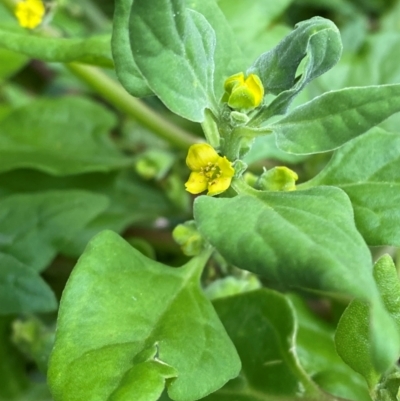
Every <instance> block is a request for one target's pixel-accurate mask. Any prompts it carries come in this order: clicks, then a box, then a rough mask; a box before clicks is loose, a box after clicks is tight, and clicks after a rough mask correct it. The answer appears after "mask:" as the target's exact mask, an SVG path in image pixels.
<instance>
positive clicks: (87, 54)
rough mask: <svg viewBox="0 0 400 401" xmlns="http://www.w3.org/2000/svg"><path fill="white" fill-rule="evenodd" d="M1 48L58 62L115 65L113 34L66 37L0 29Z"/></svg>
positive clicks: (103, 65) (109, 66)
mask: <svg viewBox="0 0 400 401" xmlns="http://www.w3.org/2000/svg"><path fill="white" fill-rule="evenodd" d="M0 47H2V48H4V49H8V50H12V51H14V52H16V53H20V54H23V55H25V56H27V57H31V58H35V59H39V60H43V61H49V62H59V63H70V62H72V61H76V62H80V63H87V64H94V65H99V66H102V67H108V68H112V67H113V66H114V64H113V61H112V57H111V48H110V37H109V36H108V35H107V36H93V37H90V38H87V39H73V38H71V39H66V38H50V37H43V36H36V35H34V34H32V33H31V32H26V31H25V30H23V31H15V30H11V29H6V28H5V27H2V28H1V29H0Z"/></svg>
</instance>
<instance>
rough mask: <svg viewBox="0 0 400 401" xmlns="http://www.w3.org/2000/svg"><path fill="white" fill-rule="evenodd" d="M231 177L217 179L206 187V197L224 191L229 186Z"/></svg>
mask: <svg viewBox="0 0 400 401" xmlns="http://www.w3.org/2000/svg"><path fill="white" fill-rule="evenodd" d="M231 181H232V177H219V178H217V179H215V180H214V181H212V182H210V183H209V185H208V192H207V195H210V196H214V195H218V194H220V193H221V192H224V191H226V190H227V189H228V188H229V187H230V185H231Z"/></svg>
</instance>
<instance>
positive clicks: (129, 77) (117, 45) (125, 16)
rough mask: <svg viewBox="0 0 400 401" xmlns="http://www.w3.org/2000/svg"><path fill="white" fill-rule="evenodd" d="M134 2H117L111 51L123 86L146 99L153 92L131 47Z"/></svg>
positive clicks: (123, 0) (120, 0) (131, 0)
mask: <svg viewBox="0 0 400 401" xmlns="http://www.w3.org/2000/svg"><path fill="white" fill-rule="evenodd" d="M134 1H135V0H116V1H115V9H114V18H113V32H112V38H111V49H112V55H113V59H114V63H115V71H116V73H117V76H118V79H119V81H120V82H121V84H122V86H123V87H124V88H125V89H126V90H127V91H128V92H129V93H130V94H132V95H133V96H136V97H144V96H150V95H152V94H153V91H152V90H151V89H150V88H149V86H148V85H147V83H146V81H145V79H144V78H143V77H142V74H141V73H140V71H139V69H138V67H137V65H136V63H135V60H134V58H133V54H132V49H131V45H130V38H129V19H130V10H131V7H132V4H133V2H134Z"/></svg>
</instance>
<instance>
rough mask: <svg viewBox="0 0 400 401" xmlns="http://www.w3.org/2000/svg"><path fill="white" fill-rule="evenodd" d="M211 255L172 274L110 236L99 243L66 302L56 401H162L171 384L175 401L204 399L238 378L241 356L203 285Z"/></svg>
mask: <svg viewBox="0 0 400 401" xmlns="http://www.w3.org/2000/svg"><path fill="white" fill-rule="evenodd" d="M207 256H208V255H203V256H202V257H200V258H195V259H192V260H191V261H190V262H189V263H188V264H186V265H185V266H183V267H181V268H177V269H173V268H168V267H167V266H165V265H162V264H160V263H157V262H155V261H153V260H151V259H148V258H146V257H145V256H143V255H142V254H140V253H139V252H138V251H136V250H135V249H134V248H132V247H131V246H130V245H129V244H127V243H126V242H125V241H123V240H122V239H121V238H120V237H118V236H117V235H116V234H114V233H112V232H110V231H105V232H103V233H101V234H99V235H98V236H96V237H95V238H94V239H93V240H92V241H91V243H90V244H89V245H88V247H87V249H86V251H85V253H84V254H83V256H82V257H81V258H80V260H79V262H78V264H77V266H76V267H75V269H74V271H73V273H72V275H71V277H70V279H69V281H68V283H67V286H66V289H65V291H64V294H63V298H62V301H61V306H60V313H59V319H58V329H57V335H56V343H55V347H54V349H53V353H52V356H51V359H50V367H49V383H50V386H51V390H52V392H53V396H54V399H55V400H56V401H59V400H75V399H85V400H88V401H91V400H97V399H108V398H109V399H110V400H111V399H112V400H117V399H131V398H132V397H134V398H135V400H143V401H151V400H154V401H155V400H157V399H158V398H159V396H160V394H161V392H162V391H163V388H164V385H165V380H166V379H171V380H168V382H167V387H168V392H169V394H170V395H171V397H172V398H173V399H174V400H177V401H181V400H182V401H183V400H195V399H198V398H200V397H202V396H205V395H206V394H208V393H209V392H210V391H215V390H216V389H218V388H219V387H221V386H222V385H223V384H224V383H225V382H226V381H227V380H229V379H232V378H233V377H235V376H236V375H237V374H238V372H239V369H240V361H239V359H238V356H237V354H236V351H235V348H234V347H233V344H232V343H231V341H230V340H229V338H228V336H227V334H226V332H225V330H224V328H223V326H222V324H221V323H220V321H219V320H218V318H217V315H216V313H215V311H214V309H213V308H212V306H211V304H210V303H209V301H208V300H207V299H206V298H205V297H204V295H203V294H202V292H201V289H200V287H199V282H198V280H199V278H200V275H201V272H202V268H203V266H204V263H205V261H206V257H207ZM188 356H190V357H189V358H188ZM93 366H96V369H93Z"/></svg>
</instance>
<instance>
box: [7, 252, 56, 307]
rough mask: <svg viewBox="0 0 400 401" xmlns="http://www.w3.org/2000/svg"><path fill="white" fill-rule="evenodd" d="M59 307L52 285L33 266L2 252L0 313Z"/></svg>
mask: <svg viewBox="0 0 400 401" xmlns="http://www.w3.org/2000/svg"><path fill="white" fill-rule="evenodd" d="M55 309H57V301H56V298H55V296H54V294H53V292H52V290H51V289H50V287H49V286H48V285H47V284H46V283H45V282H44V280H43V279H42V278H41V277H40V276H39V275H38V274H37V273H36V272H35V271H34V270H33V269H31V268H29V267H27V266H25V265H23V264H22V263H20V262H18V260H16V259H15V258H13V257H12V256H10V255H7V254H4V253H0V315H7V314H13V313H15V314H17V313H32V312H50V311H53V310H55Z"/></svg>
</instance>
